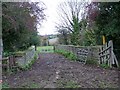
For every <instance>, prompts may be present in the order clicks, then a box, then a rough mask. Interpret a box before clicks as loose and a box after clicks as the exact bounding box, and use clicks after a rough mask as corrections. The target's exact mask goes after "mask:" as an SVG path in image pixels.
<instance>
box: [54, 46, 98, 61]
mask: <svg viewBox="0 0 120 90" xmlns="http://www.w3.org/2000/svg"><path fill="white" fill-rule="evenodd" d="M54 49H55V50H64V51H67V52H72V53H73V54H75V55H76V56H77V59H78V60H79V61H80V62H83V63H86V60H89V59H91V58H92V59H95V60H98V59H99V56H98V52H99V46H74V45H56V46H54Z"/></svg>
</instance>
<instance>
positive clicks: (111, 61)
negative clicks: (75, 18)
mask: <svg viewBox="0 0 120 90" xmlns="http://www.w3.org/2000/svg"><path fill="white" fill-rule="evenodd" d="M99 58H100V59H99V64H107V65H108V66H110V67H112V65H116V66H117V67H119V64H118V61H117V58H116V56H115V54H114V52H113V42H112V40H110V41H109V42H108V43H106V44H104V45H103V46H101V48H100V49H99Z"/></svg>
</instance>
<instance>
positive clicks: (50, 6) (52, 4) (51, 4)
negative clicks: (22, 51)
mask: <svg viewBox="0 0 120 90" xmlns="http://www.w3.org/2000/svg"><path fill="white" fill-rule="evenodd" d="M41 1H43V2H44V3H45V5H46V7H47V9H46V11H45V13H46V15H47V17H46V18H47V20H46V21H44V22H43V23H42V26H41V28H39V29H38V32H39V33H40V34H41V35H46V34H55V33H56V30H55V22H56V21H57V20H58V19H57V17H58V16H57V12H56V11H57V7H58V4H59V3H60V2H63V1H64V0H41Z"/></svg>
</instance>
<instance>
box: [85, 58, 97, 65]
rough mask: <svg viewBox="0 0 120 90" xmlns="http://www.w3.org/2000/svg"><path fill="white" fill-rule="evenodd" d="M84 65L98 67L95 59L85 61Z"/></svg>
mask: <svg viewBox="0 0 120 90" xmlns="http://www.w3.org/2000/svg"><path fill="white" fill-rule="evenodd" d="M86 64H91V65H98V61H97V60H95V59H87V60H86Z"/></svg>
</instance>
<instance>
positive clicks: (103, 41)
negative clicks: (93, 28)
mask: <svg viewBox="0 0 120 90" xmlns="http://www.w3.org/2000/svg"><path fill="white" fill-rule="evenodd" d="M102 38H103V44H105V36H104V35H103V36H102Z"/></svg>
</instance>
